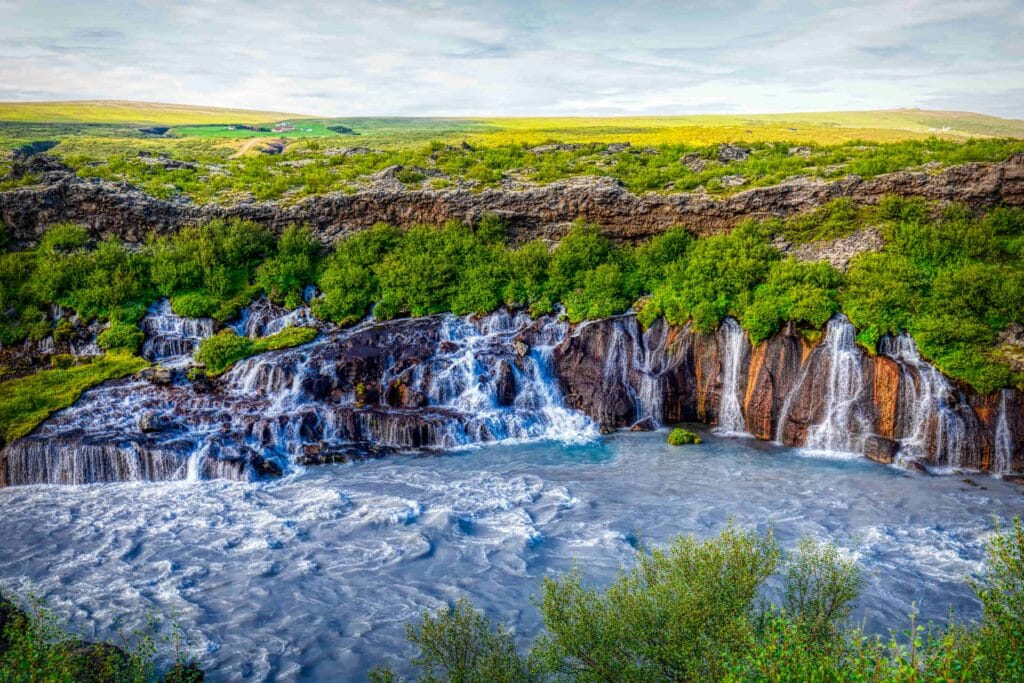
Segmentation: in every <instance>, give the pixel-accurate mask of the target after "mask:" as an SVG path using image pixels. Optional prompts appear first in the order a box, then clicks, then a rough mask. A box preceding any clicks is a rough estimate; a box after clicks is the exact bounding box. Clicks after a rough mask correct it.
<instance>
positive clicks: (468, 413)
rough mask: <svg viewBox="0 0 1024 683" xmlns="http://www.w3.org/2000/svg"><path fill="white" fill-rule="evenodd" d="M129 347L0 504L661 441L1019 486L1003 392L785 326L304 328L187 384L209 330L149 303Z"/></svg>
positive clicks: (843, 323)
mask: <svg viewBox="0 0 1024 683" xmlns="http://www.w3.org/2000/svg"><path fill="white" fill-rule="evenodd" d="M307 314H308V309H300V310H298V311H291V312H289V311H284V310H281V309H278V308H276V307H274V306H271V305H270V304H268V303H267V302H266V301H265V300H261V301H260V302H257V303H256V304H254V305H253V306H252V307H250V309H249V310H247V311H246V312H245V314H244V315H243V316H242V318H241V319H240V320H239V321H237V322H236V323H234V325H233V327H234V329H235V330H236V331H237V332H238V333H239V334H248V335H250V336H260V335H264V334H267V333H272V332H273V331H275V330H277V329H279V328H280V327H281V326H283V325H284V324H286V323H287V322H296V321H299V322H301V323H303V324H310V322H311V321H310V320H309V319H308V318H304V316H305V315H307ZM141 328H142V329H143V330H144V331H145V333H146V340H145V342H144V345H143V352H144V354H145V355H146V356H147V358H149V359H150V360H152V361H154V362H156V363H157V365H156V366H155V367H154V368H150V369H147V370H145V371H143V372H141V373H140V374H139V375H137V376H136V377H133V378H127V379H123V380H117V381H112V382H108V383H106V384H104V385H101V386H99V387H96V388H94V389H92V390H90V391H88V392H86V393H85V394H84V395H83V397H82V399H81V400H80V401H79V402H78V403H76V404H75V405H74V406H72V407H71V408H68V409H66V410H63V411H60V412H58V413H57V414H55V415H53V416H51V417H50V418H49V419H48V420H47V421H45V422H44V423H43V424H42V425H40V427H39V428H37V429H36V430H35V431H34V432H33V433H32V434H30V435H29V436H27V437H25V438H23V439H20V440H18V441H16V442H14V443H11V444H8V445H7V446H6V447H5V448H4V449H3V450H2V451H0V485H16V484H31V483H69V484H71V483H88V482H96V481H120V480H162V479H198V478H209V477H223V478H230V479H253V478H258V477H260V476H266V475H274V474H279V473H281V472H282V471H285V470H287V469H288V468H291V467H295V466H297V465H310V464H318V463H328V462H339V461H344V460H348V459H352V458H358V457H374V456H378V455H383V454H386V453H389V452H394V451H399V450H427V451H430V450H435V449H451V448H459V447H465V446H469V445H474V444H479V443H484V442H493V441H504V440H516V441H519V440H530V439H555V440H561V441H574V440H588V439H591V438H594V437H595V436H596V435H597V433H598V430H599V429H600V430H602V431H608V430H614V429H624V428H633V429H635V430H638V431H640V430H648V429H651V428H653V427H654V426H656V425H657V424H658V423H666V422H667V423H672V422H680V421H700V422H705V423H710V424H713V425H715V426H716V429H717V430H718V431H719V432H720V433H722V434H725V435H738V434H745V435H749V436H754V437H757V438H759V439H765V440H775V441H779V442H781V443H784V444H788V445H793V446H801V447H805V448H808V449H813V450H818V451H827V452H830V453H837V452H839V453H847V454H854V455H864V456H866V457H868V458H870V459H872V460H876V461H878V462H882V463H898V464H903V465H905V466H908V467H916V468H922V469H923V468H928V469H932V470H935V469H938V470H940V471H941V470H942V469H949V468H954V469H955V468H965V469H974V470H987V471H992V472H997V473H1004V474H1005V473H1012V472H1022V471H1024V394H1022V392H1019V391H1016V390H1012V389H1005V390H1003V391H1000V392H996V393H994V394H992V395H989V396H981V395H978V394H975V393H973V392H971V391H970V390H969V389H968V388H965V387H959V386H957V385H955V384H954V383H953V382H952V381H950V380H949V379H947V378H946V377H945V376H943V375H942V374H941V373H940V372H939V371H938V370H936V369H935V368H934V367H933V366H931V365H930V364H929V363H928V362H927V361H926V360H925V359H923V358H922V357H921V356H920V354H919V353H918V352H917V349H916V347H915V345H914V342H913V340H912V339H911V338H910V337H907V336H899V337H889V338H886V339H884V340H883V342H882V343H881V345H880V348H879V353H878V355H876V356H873V357H872V356H869V355H868V354H867V353H866V352H865V351H864V350H863V349H862V348H861V347H859V346H858V345H857V344H856V343H855V337H854V330H853V326H852V325H851V324H850V322H849V321H848V320H846V319H845V318H844V317H842V316H836V317H835V318H833V319H832V321H830V322H829V324H828V325H827V326H826V328H825V330H824V333H823V334H822V335H821V338H820V340H818V341H816V342H814V343H811V342H809V341H808V340H807V339H805V338H804V337H803V336H801V334H800V333H799V332H798V331H797V330H796V329H795V328H794V326H792V325H788V326H786V327H785V328H784V329H783V330H781V331H779V332H778V333H776V334H775V335H773V336H772V337H770V338H769V339H767V340H766V341H764V342H762V343H760V344H756V345H752V344H751V343H750V341H749V338H748V337H747V334H746V332H745V331H744V330H743V328H742V327H741V326H740V325H739V324H738V323H737V322H736V321H735V320H733V319H731V318H729V319H726V320H725V321H724V322H723V324H722V325H721V326H720V327H719V329H718V330H717V331H715V332H700V331H695V330H693V329H692V328H691V327H690V326H685V327H672V326H669V325H668V324H666V323H665V321H664V320H658V321H656V322H655V323H654V324H653V325H652V326H651V327H649V328H647V329H643V328H642V327H641V326H640V324H639V323H638V321H637V320H636V318H635V317H634V316H632V315H621V316H616V317H613V318H608V319H605V320H598V321H591V322H586V323H583V324H580V325H576V326H570V325H569V324H568V323H565V322H563V321H560V320H558V319H556V318H554V317H542V318H539V319H537V320H533V319H531V318H530V316H529V315H526V314H525V313H517V314H514V313H511V312H509V311H499V312H497V313H493V314H491V315H488V316H485V317H482V318H459V317H456V316H453V315H440V316H430V317H425V318H416V319H406V320H395V321H390V322H384V323H380V322H374V321H368V322H365V323H363V324H361V325H357V326H355V327H352V328H347V329H338V328H334V327H331V326H321V327H320V330H319V331H320V334H319V336H318V337H317V339H316V340H314V341H313V342H311V343H310V344H307V345H305V346H302V347H297V348H292V349H283V350H280V351H275V352H269V353H266V354H263V355H259V356H255V357H252V358H249V359H247V360H244V361H242V362H240V363H238V364H237V365H236V366H235V367H234V368H232V369H231V370H229V371H228V372H226V373H224V374H223V375H222V376H220V377H219V378H216V379H205V380H200V379H197V378H195V376H194V374H193V373H190V372H188V368H189V363H190V362H191V354H192V352H193V350H194V348H195V345H196V343H197V341H198V340H199V339H201V338H203V337H206V336H209V335H211V334H214V332H215V325H213V322H212V321H208V320H188V319H182V318H178V317H177V316H175V315H174V314H173V313H172V312H171V311H170V308H169V306H167V304H166V302H160V303H158V304H156V305H154V306H153V307H152V309H151V310H150V313H149V315H147V316H146V317H145V318H144V319H143V321H142V324H141ZM188 377H192V378H193V379H191V380H190V379H188Z"/></svg>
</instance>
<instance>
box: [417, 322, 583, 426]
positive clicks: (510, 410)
mask: <svg viewBox="0 0 1024 683" xmlns="http://www.w3.org/2000/svg"><path fill="white" fill-rule="evenodd" d="M533 324H534V323H533V321H532V320H531V319H530V317H529V316H528V315H526V314H525V313H519V314H517V315H512V314H510V313H509V312H507V311H500V312H498V313H494V314H492V315H490V316H487V317H485V318H483V319H481V320H479V321H473V320H470V319H468V318H457V317H455V316H445V317H444V320H443V323H442V325H441V334H440V336H441V339H442V340H443V342H447V347H448V349H449V350H443V349H439V350H438V351H437V352H436V353H435V354H434V356H433V357H432V359H431V360H430V362H429V367H430V372H429V373H427V379H426V380H424V373H423V372H418V373H415V374H414V375H413V378H412V381H411V383H410V386H409V388H410V389H412V390H414V391H420V392H422V393H423V394H424V395H425V396H426V397H427V400H428V406H438V407H439V408H446V409H450V410H454V411H455V412H457V413H460V414H463V415H466V416H472V419H471V420H470V421H469V422H468V423H460V422H451V423H450V424H449V426H448V428H447V432H446V436H445V440H446V444H447V445H449V446H464V445H470V444H473V443H476V442H479V441H492V440H493V441H505V440H526V439H542V438H543V439H555V440H560V441H569V442H574V441H581V440H588V439H590V438H593V437H594V435H595V434H596V427H595V426H594V424H593V423H592V422H591V421H590V420H589V419H588V418H586V417H585V416H583V415H582V414H580V413H576V412H574V411H570V410H567V409H566V408H565V407H563V405H562V397H561V392H560V391H559V390H558V385H557V382H556V381H555V379H554V377H553V374H552V372H551V354H552V351H553V349H554V346H555V345H556V344H557V342H559V341H561V339H562V338H563V337H564V336H565V334H566V332H567V331H568V325H566V324H565V323H562V322H558V321H557V320H555V319H550V318H549V319H544V320H543V321H542V322H541V323H540V327H539V328H538V329H537V330H536V336H535V339H534V340H533V341H534V343H533V344H531V345H530V347H529V350H528V352H527V353H525V354H524V355H522V356H513V355H511V354H510V353H509V352H510V350H512V348H513V340H514V339H515V338H516V337H517V336H518V335H519V334H520V333H522V332H523V331H525V330H527V329H528V328H529V327H530V326H531V325H533ZM509 385H511V388H510V386H509ZM510 393H514V394H515V397H514V399H513V401H511V404H509V402H508V401H507V400H506V399H507V398H508V396H507V395H508V394H510Z"/></svg>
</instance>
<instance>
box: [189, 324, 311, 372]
mask: <svg viewBox="0 0 1024 683" xmlns="http://www.w3.org/2000/svg"><path fill="white" fill-rule="evenodd" d="M314 337H316V330H315V329H313V328H312V327H286V328H284V329H283V330H281V331H280V332H278V333H276V334H271V335H267V336H266V337H261V338H260V339H249V338H248V337H240V336H239V335H238V334H237V333H236V332H235V331H234V330H232V329H231V328H227V329H224V330H221V331H220V332H219V333H217V334H215V335H213V336H212V337H207V338H206V339H204V340H203V341H201V342H200V343H199V350H197V351H196V354H195V359H196V361H198V362H199V363H202V364H203V365H205V366H206V371H207V373H208V374H210V375H214V376H215V375H220V374H221V373H223V372H224V371H226V370H227V369H228V368H230V367H231V366H232V365H234V364H235V363H237V362H238V361H240V360H243V359H245V358H248V357H250V356H255V355H256V354H258V353H265V352H267V351H277V350H279V349H287V348H291V347H292V346H301V345H302V344H308V343H309V342H311V341H313V339H314Z"/></svg>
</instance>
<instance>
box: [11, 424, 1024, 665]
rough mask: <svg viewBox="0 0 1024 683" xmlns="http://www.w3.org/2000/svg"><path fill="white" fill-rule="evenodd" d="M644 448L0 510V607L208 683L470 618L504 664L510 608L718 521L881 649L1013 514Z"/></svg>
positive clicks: (391, 464)
mask: <svg viewBox="0 0 1024 683" xmlns="http://www.w3.org/2000/svg"><path fill="white" fill-rule="evenodd" d="M696 429H697V431H699V432H700V433H701V436H702V437H703V438H704V439H705V443H704V444H703V445H701V446H696V447H683V448H672V447H669V446H667V445H665V443H664V441H665V434H664V432H654V433H639V434H637V433H617V434H614V435H612V436H610V437H606V438H604V439H602V440H600V441H594V442H592V443H589V444H582V445H571V446H566V445H561V444H558V443H553V442H543V443H534V444H526V445H497V446H489V447H485V448H479V449H475V450H468V451H464V452H460V453H452V454H446V455H433V456H418V457H416V456H391V457H388V458H384V459H381V460H372V461H365V462H359V463H353V464H347V465H332V466H324V467H317V468H310V469H307V470H305V471H303V472H300V473H297V474H294V475H292V476H289V477H286V478H284V479H282V480H280V481H273V482H265V483H238V482H227V481H216V480H215V481H198V482H166V483H156V484H154V483H126V484H99V485H90V486H59V487H58V486H30V487H12V488H7V489H0V516H2V519H3V523H2V529H3V533H2V534H0V587H2V588H4V589H6V590H12V591H15V592H17V593H19V594H21V595H25V594H29V593H34V594H36V595H39V596H40V597H42V598H44V599H45V600H46V602H47V603H48V604H49V605H50V606H51V607H53V608H55V609H56V610H57V612H58V614H59V615H60V616H61V617H62V618H64V619H67V620H68V621H69V622H70V626H71V627H73V628H74V629H76V630H77V631H79V632H81V633H82V634H83V635H85V636H86V637H90V638H106V637H114V636H116V627H115V620H116V619H122V620H123V621H122V622H121V624H120V625H121V626H125V627H128V628H131V627H134V626H139V625H142V623H143V621H144V618H145V613H146V611H147V610H152V611H154V612H155V613H156V614H158V615H160V616H161V617H163V618H164V619H166V620H168V621H169V620H172V619H175V618H176V619H177V620H178V621H179V622H180V623H181V624H182V625H183V626H184V627H185V629H186V631H187V633H188V636H189V638H190V640H191V642H192V646H193V648H194V651H195V654H196V655H198V656H199V658H200V660H201V662H202V664H203V665H204V666H205V667H206V668H207V670H208V671H209V677H210V680H239V679H245V680H272V679H284V680H302V681H307V680H308V681H312V680H324V679H333V680H349V679H353V680H359V679H361V678H363V677H365V674H366V672H367V671H368V670H369V669H370V668H372V667H373V666H374V665H376V664H379V663H392V664H396V663H400V661H404V660H406V659H407V658H408V656H409V655H411V654H412V651H411V649H410V648H409V646H408V644H407V643H406V641H405V637H404V625H405V623H406V622H407V621H408V620H410V619H414V618H416V617H417V616H418V615H419V613H421V612H422V611H423V610H424V609H435V608H437V607H440V606H441V605H443V604H445V603H448V602H451V601H454V600H455V599H457V598H459V597H463V596H465V597H468V598H470V599H471V600H472V601H473V602H474V603H475V604H476V605H477V606H479V607H481V608H484V609H485V610H486V611H487V612H488V614H490V615H491V616H492V617H497V618H504V619H506V620H507V621H508V622H509V624H510V625H511V626H513V627H514V628H515V629H516V631H517V633H519V634H520V635H521V636H522V638H523V641H522V644H523V646H524V647H525V646H526V645H527V644H528V642H529V639H530V638H532V636H533V635H534V634H536V632H537V631H538V630H539V628H540V620H539V616H538V614H537V612H536V609H535V608H534V607H533V606H532V604H531V603H530V597H531V596H533V595H537V594H539V592H540V588H541V583H542V580H543V577H544V576H545V575H549V574H552V573H558V572H562V571H565V570H567V569H569V568H570V566H571V563H572V560H573V559H574V558H577V559H579V560H580V563H581V566H583V567H584V568H585V569H586V571H587V575H588V577H589V578H590V579H591V580H593V581H594V582H597V583H601V584H604V583H606V582H608V581H610V580H611V579H612V578H614V576H615V574H616V572H617V570H618V568H619V567H620V566H621V565H623V564H628V563H629V562H630V561H631V558H632V557H633V554H634V547H635V546H636V545H637V543H638V541H640V540H641V539H642V542H644V543H648V544H657V543H663V542H666V541H668V540H670V539H671V538H672V537H673V536H674V535H676V534H678V533H695V534H697V535H699V536H708V535H711V534H714V533H716V532H718V531H719V530H720V529H721V528H722V527H723V526H724V525H725V524H726V522H727V520H728V519H729V518H730V517H732V518H734V519H735V520H736V522H737V524H739V525H740V526H742V527H745V528H757V529H760V530H762V531H763V530H766V529H768V528H769V526H773V527H774V530H775V533H776V535H777V536H778V538H779V539H780V541H781V542H782V544H783V545H784V546H785V547H787V548H792V547H794V546H795V545H796V543H797V541H798V540H799V538H800V537H801V536H802V535H804V534H809V535H811V536H813V537H815V538H818V539H820V540H831V541H833V542H835V543H837V544H838V545H840V546H841V547H842V548H844V550H845V551H847V552H849V553H850V554H851V555H852V556H854V557H855V558H857V560H858V561H859V562H860V563H861V565H862V566H863V567H864V569H865V572H866V575H867V578H868V587H867V589H866V591H865V594H864V596H863V598H862V599H861V600H860V602H859V603H858V605H857V609H856V610H855V612H854V619H855V620H856V621H857V622H864V623H865V624H866V625H867V627H868V628H871V629H876V630H884V629H887V628H888V627H894V628H899V629H902V628H904V627H905V626H906V623H907V622H906V614H907V613H908V612H909V611H910V609H911V603H912V602H916V603H917V606H918V609H919V610H920V612H921V618H922V619H923V620H925V621H927V620H929V619H931V620H937V621H941V620H943V619H944V618H945V617H946V615H947V613H948V608H949V607H950V606H951V605H952V606H953V607H954V608H955V609H956V610H957V611H958V613H959V614H960V615H961V616H965V617H966V616H975V615H976V614H977V610H978V606H977V603H976V601H975V600H974V599H973V597H972V594H971V591H970V588H969V587H968V586H967V585H966V584H964V582H963V579H964V577H965V576H968V575H970V574H972V573H975V572H977V571H978V570H979V569H980V567H981V564H980V563H981V560H982V558H983V556H984V541H985V539H986V538H987V537H988V535H989V534H990V533H991V529H992V520H993V518H994V517H997V518H1000V519H1002V520H1009V519H1010V518H1012V516H1013V515H1015V514H1021V513H1022V512H1024V497H1022V496H1021V493H1020V491H1019V489H1016V488H1014V487H1013V486H1012V485H1010V484H1006V483H1004V482H1002V481H1000V480H998V479H994V478H990V477H986V476H982V475H971V477H970V479H971V480H972V481H973V482H974V483H975V484H977V485H971V484H968V483H965V482H964V481H962V479H963V477H961V476H947V477H926V476H922V475H918V474H914V473H909V472H906V471H903V470H899V469H897V468H893V467H884V466H880V465H877V464H874V463H871V462H868V461H865V460H835V459H827V458H816V457H793V456H794V455H796V454H797V453H798V451H796V450H794V449H790V448H784V447H780V446H777V445H774V444H770V443H765V442H759V441H755V440H752V439H734V438H724V437H719V436H715V435H714V434H713V433H711V431H710V430H709V429H706V428H703V427H696Z"/></svg>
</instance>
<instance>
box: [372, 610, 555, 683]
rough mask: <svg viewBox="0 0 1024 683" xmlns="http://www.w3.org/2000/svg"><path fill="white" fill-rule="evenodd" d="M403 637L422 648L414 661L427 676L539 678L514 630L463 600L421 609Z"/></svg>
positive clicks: (496, 681)
mask: <svg viewBox="0 0 1024 683" xmlns="http://www.w3.org/2000/svg"><path fill="white" fill-rule="evenodd" d="M406 636H407V637H408V639H409V642H411V643H413V644H415V645H417V646H418V647H419V649H420V656H419V657H417V658H415V659H413V660H412V664H413V666H415V667H417V668H418V669H420V670H421V671H423V672H425V673H426V674H427V676H429V677H430V678H429V680H446V681H460V682H462V683H492V682H493V683H528V682H530V681H538V682H539V681H540V680H542V679H541V678H540V677H539V676H537V675H536V674H535V673H534V672H532V671H531V670H530V667H529V665H528V664H527V663H526V662H525V661H524V660H523V658H522V657H520V656H519V653H518V652H517V651H516V641H515V637H514V636H513V634H512V632H511V631H509V630H508V629H506V628H505V627H504V626H503V625H501V624H499V625H497V627H495V626H494V625H492V624H491V622H490V620H489V619H488V618H487V617H486V616H484V615H483V614H482V613H481V612H479V611H477V610H476V609H474V608H473V606H472V605H471V604H470V603H469V601H468V600H465V599H462V600H459V601H458V602H456V603H455V605H454V606H452V607H444V608H442V609H440V610H438V611H437V613H436V614H431V613H430V612H424V614H423V616H422V618H421V620H420V623H419V624H416V625H413V624H409V625H408V626H406ZM435 677H439V678H435ZM370 680H371V681H381V682H383V681H397V680H398V678H397V676H396V675H395V674H394V672H392V671H390V670H388V669H378V670H375V671H374V672H373V673H372V674H371V679H370Z"/></svg>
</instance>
